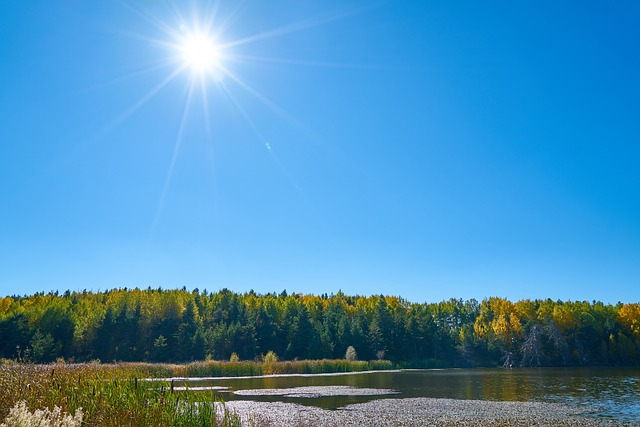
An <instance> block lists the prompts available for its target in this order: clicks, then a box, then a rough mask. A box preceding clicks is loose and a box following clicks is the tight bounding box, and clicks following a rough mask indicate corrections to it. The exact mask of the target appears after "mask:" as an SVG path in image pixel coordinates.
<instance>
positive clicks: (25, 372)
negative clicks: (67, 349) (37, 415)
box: [0, 364, 240, 427]
mask: <svg viewBox="0 0 640 427" xmlns="http://www.w3.org/2000/svg"><path fill="white" fill-rule="evenodd" d="M143 376H144V371H142V370H139V369H137V367H136V366H135V365H124V366H120V365H92V364H82V365H60V364H56V365H26V364H6V365H3V366H0V420H2V419H4V418H5V417H6V416H7V415H8V414H9V411H10V409H11V408H12V407H14V406H15V405H16V404H19V403H20V402H25V404H26V406H27V407H28V408H29V409H30V410H32V411H33V410H36V409H43V408H49V409H53V408H55V407H56V406H57V407H59V408H61V410H62V411H63V412H66V413H75V412H76V410H78V409H79V408H82V412H83V413H84V418H83V425H86V426H96V427H97V426H101V427H112V426H224V427H227V426H240V418H239V417H237V416H236V415H234V414H231V413H229V412H227V411H226V410H225V409H224V406H223V405H220V403H219V402H218V400H217V399H216V396H215V395H214V393H213V392H198V393H192V392H186V391H183V392H178V391H176V392H173V391H172V390H171V389H170V388H169V387H168V385H167V384H164V383H161V382H160V383H149V382H146V381H139V380H138V378H141V377H143Z"/></svg>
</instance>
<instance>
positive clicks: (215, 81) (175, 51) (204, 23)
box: [107, 1, 346, 235]
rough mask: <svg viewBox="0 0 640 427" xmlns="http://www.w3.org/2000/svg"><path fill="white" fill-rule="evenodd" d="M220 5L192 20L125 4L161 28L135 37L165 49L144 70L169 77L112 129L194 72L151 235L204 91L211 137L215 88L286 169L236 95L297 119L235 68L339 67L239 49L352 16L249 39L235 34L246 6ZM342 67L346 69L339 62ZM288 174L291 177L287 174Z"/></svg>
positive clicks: (314, 20)
mask: <svg viewBox="0 0 640 427" xmlns="http://www.w3.org/2000/svg"><path fill="white" fill-rule="evenodd" d="M220 3H221V2H219V1H215V2H213V3H211V4H212V6H210V7H205V8H203V10H201V11H197V10H194V13H193V16H192V17H191V19H188V17H187V16H185V15H183V14H182V13H180V12H179V11H178V10H177V7H176V9H175V10H174V13H172V14H170V15H169V16H164V17H162V16H161V15H156V14H153V13H149V12H147V11H146V10H145V9H144V8H139V7H137V6H134V5H131V4H126V3H124V4H125V5H126V6H127V7H128V8H129V9H130V10H131V11H133V12H134V13H135V14H137V15H138V16H139V17H140V18H142V19H143V20H144V21H146V22H147V23H149V24H151V25H152V27H154V28H155V30H156V37H152V36H149V35H145V34H134V36H135V37H136V38H139V39H142V40H145V41H147V42H150V45H152V46H155V47H161V48H162V49H163V50H164V51H165V53H166V56H165V57H164V59H162V60H159V61H158V62H157V63H156V64H155V65H154V66H151V67H149V69H148V70H142V71H141V73H144V72H145V71H155V70H157V69H162V68H168V75H167V76H166V77H165V78H164V79H163V80H162V81H160V82H159V83H158V84H156V85H155V86H154V87H153V88H152V89H150V90H149V91H148V92H147V93H146V94H145V95H144V96H142V97H141V98H140V99H139V100H138V101H137V102H135V103H134V104H133V105H131V106H130V107H129V108H126V109H125V111H124V112H123V113H122V114H121V115H120V116H119V117H118V118H117V119H116V120H115V121H114V123H112V124H111V125H109V127H108V128H107V129H109V128H111V127H113V126H115V125H117V124H118V123H120V122H122V121H124V120H125V119H127V118H128V117H130V116H131V115H133V114H134V113H135V112H136V111H137V110H138V109H140V108H141V107H142V106H143V105H145V104H146V103H148V102H149V101H150V100H151V99H152V98H153V97H154V96H155V95H156V94H158V93H159V92H160V91H161V90H162V89H163V88H165V87H167V86H168V85H169V84H170V83H171V82H172V81H174V80H176V79H177V78H178V77H179V76H180V75H184V74H188V75H187V79H186V80H185V83H186V88H187V90H186V91H185V94H186V98H185V100H184V110H183V113H182V119H181V120H180V126H179V129H178V133H177V136H176V140H175V144H174V149H173V154H172V156H171V161H170V163H169V166H168V170H167V174H166V178H165V182H164V185H163V188H162V191H161V194H160V200H159V203H158V208H157V210H156V215H155V219H154V221H153V225H152V227H151V235H153V234H154V230H155V228H156V225H157V223H158V221H159V218H160V216H161V214H162V210H163V206H164V201H165V197H166V195H167V192H168V189H169V186H170V184H171V180H172V175H173V170H174V166H175V164H176V160H177V157H178V153H179V151H180V146H181V145H182V142H183V138H184V132H185V126H186V122H187V116H188V115H189V109H190V106H191V104H192V101H193V98H194V96H195V95H196V93H197V92H200V94H201V96H202V106H203V108H204V114H203V116H204V127H205V129H206V131H207V134H210V132H211V123H210V111H209V98H210V95H211V92H210V89H212V88H215V89H217V91H218V92H219V93H222V94H223V96H222V97H216V98H212V99H213V100H215V101H216V102H230V105H232V106H233V107H235V108H236V109H237V110H238V111H239V112H240V115H241V116H242V117H243V118H244V119H245V120H246V122H247V124H248V125H249V127H250V128H251V129H252V130H253V131H254V133H255V135H256V140H257V141H258V142H259V143H260V144H261V145H263V146H264V147H265V149H266V150H267V151H268V152H269V153H270V154H271V156H272V157H273V159H274V160H275V161H276V162H277V164H278V165H279V167H280V168H281V169H283V171H284V168H283V166H282V164H281V163H280V161H279V160H278V158H277V157H276V154H275V153H274V152H273V150H272V145H271V143H270V142H268V141H267V139H266V138H265V137H264V136H263V135H262V133H261V132H260V130H259V129H258V126H257V125H256V124H255V123H254V122H253V120H252V119H251V118H250V116H249V114H248V112H247V111H246V110H245V108H244V107H243V106H242V105H241V103H240V101H239V100H238V99H237V97H236V96H235V94H234V93H235V91H237V90H240V91H244V92H247V93H248V94H250V95H251V96H252V97H253V98H254V99H255V100H256V101H258V102H259V103H261V104H263V105H264V106H266V107H267V108H268V109H270V110H271V111H272V112H273V113H276V114H277V115H279V116H281V117H282V118H284V119H285V120H287V121H289V122H291V123H294V124H295V120H293V119H292V118H291V116H290V115H289V114H288V113H287V112H286V111H284V110H283V109H282V108H280V107H278V106H277V105H276V104H275V103H274V102H273V101H271V100H270V99H269V98H268V97H267V96H265V95H263V94H262V93H261V92H260V91H258V90H257V89H256V88H254V87H253V86H251V85H250V84H249V83H248V82H247V81H245V80H244V79H243V78H241V77H240V75H239V74H238V73H237V72H236V70H234V68H236V67H233V65H235V66H237V65H243V64H244V65H247V64H253V65H254V66H255V65H257V64H258V63H265V62H266V63H268V62H272V63H281V64H290V65H296V64H297V65H320V66H333V65H332V64H327V63H318V62H308V61H296V60H282V59H277V58H265V57H260V56H251V55H250V56H246V55H242V54H240V53H239V52H238V50H239V49H238V48H240V47H242V46H246V45H250V44H252V43H255V42H262V41H265V40H268V39H273V38H278V37H283V36H285V35H287V34H290V33H294V32H298V31H303V30H306V29H308V28H311V27H315V26H318V25H322V24H326V23H329V22H331V21H334V20H337V19H341V18H343V17H344V16H346V13H344V12H343V13H332V14H327V15H324V16H319V17H316V18H310V19H306V20H303V21H301V22H297V23H292V24H290V25H285V26H283V27H279V28H274V29H272V30H267V31H261V32H259V33H256V34H253V35H251V34H250V35H247V36H244V37H233V32H232V31H230V27H231V26H232V24H233V23H234V22H235V21H236V18H237V15H238V13H239V11H240V10H241V8H242V7H241V6H242V2H238V6H236V8H235V9H232V10H230V11H228V13H225V12H223V11H221V10H220V9H221V4H220ZM337 66H339V67H342V66H343V65H340V64H338V65H337ZM198 89H199V90H198ZM284 172H285V173H286V171H284Z"/></svg>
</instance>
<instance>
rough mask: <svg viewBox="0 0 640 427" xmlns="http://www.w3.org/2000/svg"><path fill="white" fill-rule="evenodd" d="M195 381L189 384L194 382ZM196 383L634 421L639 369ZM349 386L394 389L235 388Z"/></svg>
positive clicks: (320, 401)
mask: <svg viewBox="0 0 640 427" xmlns="http://www.w3.org/2000/svg"><path fill="white" fill-rule="evenodd" d="M194 385H195V384H194ZM197 385H198V386H205V385H211V386H213V385H215V386H224V387H229V391H228V392H221V393H222V397H223V398H224V399H227V400H234V399H243V400H246V399H251V400H261V401H268V402H269V401H282V402H294V403H298V404H303V405H314V406H319V407H323V408H327V409H335V408H338V407H342V406H345V405H348V404H352V403H362V402H367V401H370V400H373V399H380V398H384V399H389V398H407V397H434V398H452V399H480V400H498V401H542V402H555V403H563V404H568V405H572V406H582V405H590V406H593V407H595V408H597V411H596V412H595V413H594V416H599V417H611V418H614V419H619V420H631V421H639V422H640V369H638V368H628V369H626V368H570V369H562V368H539V369H534V368H532V369H449V370H406V371H399V372H398V371H394V372H374V373H364V374H355V375H354V374H352V375H337V376H285V377H261V378H241V379H233V378H224V379H216V380H213V381H210V383H209V384H203V383H201V382H198V384H197ZM311 386H320V387H322V386H351V387H360V388H370V389H390V390H397V391H399V393H398V394H396V395H386V396H323V397H317V398H294V397H287V396H236V395H234V394H233V391H235V390H248V389H280V388H291V387H311Z"/></svg>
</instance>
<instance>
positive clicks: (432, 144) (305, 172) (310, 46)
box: [0, 0, 640, 303]
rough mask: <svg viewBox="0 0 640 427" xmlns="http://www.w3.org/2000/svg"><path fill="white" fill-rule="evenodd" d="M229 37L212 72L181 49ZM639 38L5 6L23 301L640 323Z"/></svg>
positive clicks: (638, 31)
mask: <svg viewBox="0 0 640 427" xmlns="http://www.w3.org/2000/svg"><path fill="white" fill-rule="evenodd" d="M238 5H241V6H240V7H238ZM207 22H210V23H211V31H212V32H213V33H215V34H216V43H217V46H218V47H217V49H219V53H220V59H219V63H217V64H215V65H213V66H212V68H210V69H209V72H208V74H206V75H204V74H202V73H200V72H199V71H198V70H195V69H193V68H192V67H191V66H190V65H189V64H187V63H185V61H184V60H183V56H182V55H181V54H180V49H181V47H180V46H181V45H180V43H181V42H180V40H182V37H186V35H188V34H190V33H193V32H197V31H198V28H199V27H202V26H203V25H204V23H207ZM638 22H640V6H638V4H637V3H636V2H632V1H620V2H613V3H607V4H604V3H597V2H586V3H585V2H535V3H533V2H532V3H528V4H523V3H522V2H515V3H513V4H486V3H480V2H438V1H421V2H408V1H387V2H380V3H374V2H370V1H356V0H347V1H345V0H340V1H337V0H324V1H315V0H309V1H300V0H274V1H269V2H266V1H246V2H244V3H241V2H236V1H219V2H209V3H206V2H200V3H188V2H183V1H180V2H178V1H174V2H171V1H141V2H129V1H112V2H111V1H103V2H76V1H65V0H60V1H56V2H47V1H34V2H21V1H12V0H10V1H5V2H3V3H2V5H1V6H0V77H1V78H2V82H3V84H2V91H1V92H0V117H2V126H1V127H0V294H2V295H11V294H31V293H34V292H39V291H45V292H48V291H50V290H56V289H57V290H60V291H62V290H66V289H71V290H82V289H88V290H94V291H96V290H104V289H110V288H113V287H125V286H126V287H136V286H137V287H143V288H146V287H147V286H152V287H154V288H156V287H159V286H161V287H163V288H179V287H182V286H186V287H187V288H188V289H193V288H196V287H197V288H199V289H200V290H202V289H208V290H217V289H220V288H223V287H227V288H229V289H232V290H235V291H239V292H242V291H248V290H249V289H254V290H256V291H258V292H272V291H276V292H280V291H281V290H283V289H287V290H288V291H294V292H304V293H324V292H327V293H331V292H337V291H338V290H343V291H344V292H346V293H348V294H365V295H369V294H380V293H383V294H393V295H400V296H403V297H405V298H407V299H409V300H412V301H417V302H422V301H439V300H442V299H448V298H451V297H455V298H465V299H466V298H477V299H482V298H484V297H489V296H502V297H507V298H510V299H514V300H515V299H522V298H552V299H563V300H568V299H571V300H594V299H595V300H601V301H605V302H614V303H615V302H617V301H623V302H635V301H638V300H640V194H639V191H640V167H639V165H640V144H639V142H640V138H639V135H640V120H638V118H639V117H640V114H639V113H640V106H639V105H638V99H640V80H639V79H638V72H639V70H640V45H639V43H638V40H640V26H639V25H638ZM170 44H173V45H174V46H173V47H172V46H171V45H170ZM202 76H204V77H202ZM203 82H204V84H203Z"/></svg>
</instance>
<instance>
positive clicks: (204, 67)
mask: <svg viewBox="0 0 640 427" xmlns="http://www.w3.org/2000/svg"><path fill="white" fill-rule="evenodd" d="M179 51H180V53H181V55H182V60H183V61H184V65H186V66H187V67H188V68H190V69H191V70H192V71H193V72H197V73H206V72H211V71H214V70H216V69H219V67H220V65H221V64H220V60H221V54H220V48H219V47H218V45H217V44H216V41H215V38H214V37H213V36H212V35H210V34H207V33H204V32H196V33H191V34H187V35H186V36H185V37H184V38H183V39H182V40H181V44H180V46H179Z"/></svg>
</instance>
